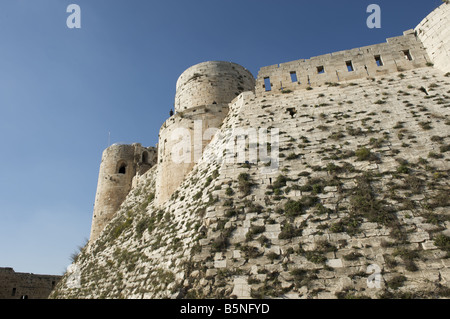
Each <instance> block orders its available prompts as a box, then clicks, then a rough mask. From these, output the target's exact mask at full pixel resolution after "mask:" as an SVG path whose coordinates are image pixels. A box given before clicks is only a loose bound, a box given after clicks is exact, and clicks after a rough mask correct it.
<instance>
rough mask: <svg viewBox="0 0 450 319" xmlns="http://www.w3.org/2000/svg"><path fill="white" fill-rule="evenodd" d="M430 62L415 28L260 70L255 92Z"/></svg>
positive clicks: (312, 84)
mask: <svg viewBox="0 0 450 319" xmlns="http://www.w3.org/2000/svg"><path fill="white" fill-rule="evenodd" d="M430 63H431V59H430V58H429V56H428V53H427V51H426V50H425V48H424V46H423V44H422V41H421V40H420V38H419V37H418V36H417V34H416V32H414V30H409V31H405V32H404V35H403V36H400V37H394V38H389V39H387V42H386V43H381V44H376V45H371V46H366V47H362V48H356V49H352V50H345V51H340V52H334V53H329V54H325V55H321V56H317V57H313V58H310V59H306V60H297V61H292V62H287V63H282V64H279V65H278V64H277V65H272V66H267V67H263V68H261V69H260V71H259V74H258V79H257V81H256V91H257V92H265V91H280V90H296V89H306V88H308V87H314V86H319V85H323V84H325V83H335V82H341V81H350V80H354V79H362V78H367V77H375V76H380V75H384V74H388V73H393V72H399V71H406V70H411V69H414V68H419V67H424V66H426V65H427V64H430Z"/></svg>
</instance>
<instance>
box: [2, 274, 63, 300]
mask: <svg viewBox="0 0 450 319" xmlns="http://www.w3.org/2000/svg"><path fill="white" fill-rule="evenodd" d="M60 279H61V276H50V275H34V274H30V273H20V272H15V271H14V269H13V268H0V299H46V298H47V297H48V296H49V295H50V293H51V291H52V290H53V288H54V287H55V285H56V284H57V283H58V281H59V280H60Z"/></svg>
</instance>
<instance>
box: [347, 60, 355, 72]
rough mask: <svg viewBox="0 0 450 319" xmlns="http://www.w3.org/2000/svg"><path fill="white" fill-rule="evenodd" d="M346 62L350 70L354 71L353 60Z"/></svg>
mask: <svg viewBox="0 0 450 319" xmlns="http://www.w3.org/2000/svg"><path fill="white" fill-rule="evenodd" d="M345 64H346V65H347V70H348V72H353V71H354V69H353V63H352V61H347V62H345Z"/></svg>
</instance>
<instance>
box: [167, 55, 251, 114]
mask: <svg viewBox="0 0 450 319" xmlns="http://www.w3.org/2000/svg"><path fill="white" fill-rule="evenodd" d="M254 88H255V79H254V77H253V75H252V74H251V73H250V71H248V70H247V69H245V68H243V67H242V66H240V65H238V64H235V63H231V62H222V61H209V62H203V63H199V64H197V65H194V66H192V67H190V68H189V69H187V70H186V71H184V72H183V74H181V76H180V77H179V78H178V81H177V92H176V96H175V111H176V112H180V111H183V110H186V109H189V108H192V107H196V106H201V105H208V104H214V103H217V104H221V103H230V102H231V100H233V99H234V98H235V97H236V96H238V95H239V94H240V93H241V92H244V91H253V90H254Z"/></svg>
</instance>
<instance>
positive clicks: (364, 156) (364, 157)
mask: <svg viewBox="0 0 450 319" xmlns="http://www.w3.org/2000/svg"><path fill="white" fill-rule="evenodd" d="M355 155H356V158H357V160H358V161H370V160H371V159H373V157H374V155H373V154H372V153H371V152H370V150H369V149H367V148H366V147H362V148H360V149H358V150H356V152H355Z"/></svg>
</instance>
